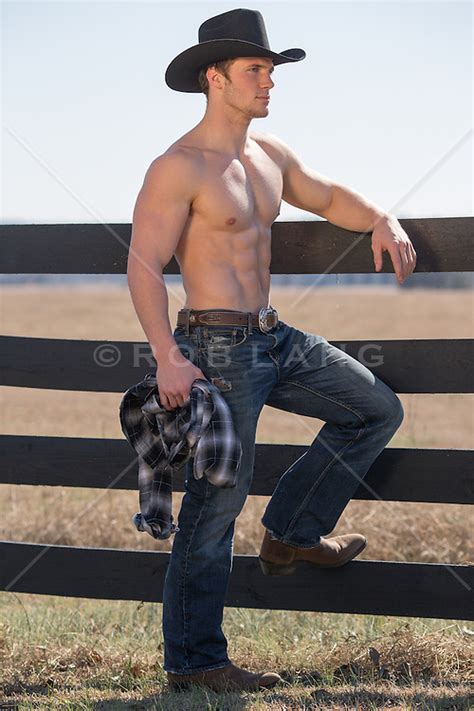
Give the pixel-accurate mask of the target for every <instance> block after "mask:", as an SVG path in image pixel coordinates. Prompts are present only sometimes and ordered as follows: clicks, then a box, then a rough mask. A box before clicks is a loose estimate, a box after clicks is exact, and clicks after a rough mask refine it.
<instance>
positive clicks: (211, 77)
mask: <svg viewBox="0 0 474 711" xmlns="http://www.w3.org/2000/svg"><path fill="white" fill-rule="evenodd" d="M206 77H207V81H208V84H209V86H211V85H212V86H213V87H215V88H216V89H222V81H223V78H224V77H223V76H222V74H219V72H218V71H217V69H216V67H215V65H213V66H211V67H208V68H207V72H206Z"/></svg>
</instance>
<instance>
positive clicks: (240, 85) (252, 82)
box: [222, 57, 274, 118]
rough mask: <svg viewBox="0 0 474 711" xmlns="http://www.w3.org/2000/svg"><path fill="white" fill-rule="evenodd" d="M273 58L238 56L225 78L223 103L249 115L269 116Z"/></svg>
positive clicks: (253, 116)
mask: <svg viewBox="0 0 474 711" xmlns="http://www.w3.org/2000/svg"><path fill="white" fill-rule="evenodd" d="M273 69H274V68H273V60H271V59H269V58H267V57H239V58H238V59H236V60H235V61H234V62H233V63H232V64H231V66H230V67H229V69H228V71H227V73H228V75H229V79H226V78H225V77H224V78H223V79H224V87H223V90H222V98H223V102H224V104H227V105H228V106H231V107H233V108H235V109H237V110H239V111H242V112H243V113H244V114H245V115H246V116H248V117H249V118H264V117H265V116H268V102H269V97H270V89H272V88H273V86H274V83H273V81H272V78H271V74H272V72H273Z"/></svg>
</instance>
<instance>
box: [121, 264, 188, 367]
mask: <svg viewBox="0 0 474 711" xmlns="http://www.w3.org/2000/svg"><path fill="white" fill-rule="evenodd" d="M150 272H151V273H150ZM127 279H128V286H129V289H130V294H131V297H132V301H133V305H134V307H135V311H136V312H137V316H138V319H139V321H140V323H141V325H142V328H143V330H144V331H145V334H146V337H147V338H148V342H149V344H150V348H151V350H152V353H153V356H154V357H155V360H156V362H157V363H159V361H160V360H163V359H165V358H167V357H168V355H169V352H170V350H171V349H172V348H173V347H174V346H176V341H175V340H174V338H173V334H172V331H171V325H170V321H169V317H168V292H167V291H166V286H165V283H164V279H163V275H162V274H161V271H158V270H156V269H155V270H149V269H147V268H146V267H144V266H143V265H141V264H139V263H137V262H135V263H134V264H133V266H129V268H128V271H127Z"/></svg>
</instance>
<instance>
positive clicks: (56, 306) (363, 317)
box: [0, 286, 474, 709]
mask: <svg viewBox="0 0 474 711" xmlns="http://www.w3.org/2000/svg"><path fill="white" fill-rule="evenodd" d="M183 297H184V294H183V291H182V289H181V288H175V287H174V286H173V287H171V288H170V316H171V319H172V322H173V321H174V318H175V314H176V311H177V310H178V309H179V308H180V307H181V305H182V303H183V301H184V299H183ZM271 303H272V304H273V306H275V307H276V308H277V309H278V311H279V314H280V317H281V318H282V319H283V320H284V321H286V322H287V323H291V324H292V325H294V326H296V327H298V328H303V329H305V330H307V331H310V332H313V333H320V334H322V335H324V336H325V337H326V338H327V339H328V340H341V341H342V340H343V339H347V340H349V339H367V340H369V339H372V338H373V339H390V338H472V336H473V331H474V328H473V326H474V310H473V301H472V296H471V295H470V294H469V293H468V292H466V291H458V290H452V291H451V290H441V291H436V290H428V289H427V290H407V289H405V290H404V289H403V288H398V287H396V286H394V287H393V288H380V289H378V288H365V289H363V288H355V287H351V288H345V289H344V288H339V287H331V288H324V289H320V290H319V289H318V288H315V289H313V290H311V291H310V292H309V293H307V294H305V293H304V292H303V291H302V290H300V289H283V288H280V289H274V290H273V292H272V298H271ZM1 318H2V331H3V333H4V334H7V335H22V336H37V337H49V338H64V337H66V338H91V339H98V340H100V339H104V340H110V339H113V340H131V341H133V340H136V341H145V340H146V339H145V336H144V334H143V331H142V329H141V327H140V324H139V323H138V320H137V318H136V315H135V312H134V310H133V306H132V303H131V300H130V296H129V293H128V290H127V289H126V288H119V287H102V286H97V287H89V286H88V287H84V286H83V287H79V286H78V287H68V288H65V287H59V286H58V287H44V286H10V287H3V288H2V291H1ZM426 367H429V363H427V364H426ZM131 384H132V383H126V384H124V389H126V387H129V386H130V385H131ZM1 396H2V405H3V407H2V408H1V412H2V423H1V429H2V432H3V433H11V434H40V435H52V436H54V435H58V436H61V435H63V436H78V437H105V438H109V437H112V438H123V435H122V432H121V429H120V425H119V421H118V406H119V402H120V399H121V397H122V394H120V393H118V394H114V393H112V394H111V393H68V392H63V391H40V390H33V389H24V388H8V387H3V388H1ZM400 399H401V400H402V403H403V406H404V410H405V419H404V421H403V423H402V425H401V427H400V429H399V430H398V432H397V433H396V435H395V436H394V438H393V440H392V441H391V442H390V444H389V446H393V447H415V448H416V447H433V448H460V449H462V448H472V446H473V419H474V418H473V415H474V407H473V406H474V398H473V396H471V395H403V394H402V395H400ZM322 424H323V423H322V422H321V421H319V420H315V419H310V418H305V417H300V416H297V415H294V414H291V413H285V412H282V411H278V410H274V409H272V408H268V407H266V408H264V410H263V412H262V415H261V418H260V421H259V427H258V431H257V441H258V442H278V441H280V442H281V441H286V442H291V443H301V444H309V443H310V442H311V441H312V439H313V438H314V436H315V435H316V433H317V432H318V430H319V429H320V427H321V426H322ZM454 474H455V473H453V475H454ZM0 493H1V498H0V537H1V538H2V539H7V540H18V541H38V542H44V543H59V544H66V545H77V546H102V547H121V548H135V549H152V550H166V551H169V550H170V548H171V541H170V540H168V541H161V542H159V541H153V540H152V539H151V538H150V537H149V536H147V535H146V534H139V533H137V532H136V530H135V529H134V528H133V526H132V524H131V521H130V519H131V516H132V515H133V514H134V513H135V511H136V510H137V504H138V495H137V493H136V492H120V491H107V490H106V491H101V490H90V489H62V488H56V487H29V486H6V485H2V486H0ZM181 496H182V495H181V494H179V493H175V494H174V497H173V513H174V515H175V516H177V513H178V510H179V506H180V500H181ZM267 501H268V499H267V497H250V498H249V499H248V501H247V503H246V505H245V507H244V509H243V511H242V513H241V515H240V516H239V518H238V520H237V523H236V535H235V547H234V551H235V553H236V554H239V553H245V554H255V553H257V552H258V549H259V546H260V541H261V538H262V535H263V528H262V525H261V523H260V517H261V515H262V513H263V510H264V508H265V506H266V503H267ZM53 513H54V519H53V517H52V514H53ZM471 514H472V511H470V509H469V507H464V506H461V505H449V506H442V505H432V504H429V505H428V504H405V503H404V504H399V503H396V502H378V501H377V502H363V501H352V502H350V504H349V505H348V507H347V508H346V510H345V512H344V514H343V516H342V517H341V519H340V520H339V522H338V524H337V527H336V529H335V533H342V532H346V531H361V532H363V533H364V534H366V535H367V538H368V540H369V545H368V547H367V549H366V550H365V551H364V553H363V554H362V555H361V558H366V559H383V560H403V561H424V562H437V561H440V562H441V561H442V562H450V563H468V562H472V558H473V555H472V537H471V529H472V518H471ZM56 521H62V522H64V525H61V526H60V527H59V528H58V526H57V525H56ZM66 521H68V522H69V523H66ZM453 584H456V582H455V581H454V579H453ZM160 612H161V605H142V604H138V603H128V602H108V601H87V600H78V599H69V600H66V599H60V598H54V597H51V598H50V597H42V596H35V595H26V594H23V595H16V594H9V593H2V594H1V595H0V615H1V616H0V666H1V665H2V662H3V666H4V675H3V679H2V681H3V689H4V694H5V696H4V699H3V703H4V704H6V703H7V702H8V703H12V704H15V703H16V704H17V706H16V708H21V709H27V708H71V709H72V708H74V709H79V708H80V709H82V708H83V709H89V708H91V709H92V708H94V709H98V708H101V709H102V708H103V709H121V708H136V709H139V708H140V709H141V708H150V709H151V708H156V709H158V708H166V709H168V708H169V709H178V708H179V709H183V708H186V709H191V708H196V709H203V708H206V709H207V708H209V709H211V708H213V709H214V708H215V709H217V708H219V709H221V708H222V709H223V708H225V709H231V708H232V709H233V708H235V709H241V708H249V709H250V708H251V709H261V708H271V709H283V708H285V709H300V708H331V709H343V708H344V709H346V708H347V709H355V708H357V709H359V708H360V709H365V708H381V707H388V706H390V708H413V709H414V708H416V709H418V708H440V709H441V708H446V709H447V708H451V709H461V708H462V709H464V708H466V709H467V708H469V702H468V700H467V699H468V682H469V680H470V679H471V680H472V678H471V677H470V669H471V670H472V667H469V659H470V655H472V649H473V644H472V640H473V635H474V632H473V630H472V626H470V625H468V624H465V623H457V622H456V621H434V620H424V621H423V620H416V619H406V620H405V619H403V620H402V619H395V618H393V619H390V618H377V617H373V616H362V615H360V616H357V615H355V616H349V615H330V614H324V615H322V614H315V613H288V612H285V613H279V612H266V611H252V610H233V609H226V615H225V625H226V627H225V630H226V634H227V636H228V637H229V640H230V644H231V652H232V657H233V659H234V661H236V663H239V662H240V663H241V664H242V665H244V666H247V668H252V669H259V668H263V666H265V667H266V668H272V669H275V670H276V671H279V672H280V673H282V674H283V675H284V676H285V678H286V679H287V680H288V687H285V689H284V690H283V691H279V692H272V693H270V692H265V693H262V694H254V695H248V696H245V695H239V694H231V695H226V697H225V700H223V698H222V695H217V694H214V695H210V694H207V695H206V694H204V695H203V694H200V693H198V692H196V694H189V695H185V696H184V697H182V699H181V700H180V701H177V700H176V699H175V696H176V695H173V694H167V693H166V691H165V692H163V683H164V674H163V672H162V670H161V668H160V662H161V661H162V637H161V629H160ZM370 648H374V649H375V650H376V651H377V654H380V663H379V664H378V663H376V662H375V660H376V659H377V654H376V653H374V652H370V651H369V649H370ZM471 662H472V657H471ZM262 665H263V666H262ZM384 670H385V671H384ZM30 703H31V704H32V705H31V706H30ZM43 703H44V706H42V705H41V704H43ZM69 704H71V705H69ZM128 704H130V705H128ZM0 708H4V706H2V700H1V695H0Z"/></svg>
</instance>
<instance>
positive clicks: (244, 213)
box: [191, 156, 283, 231]
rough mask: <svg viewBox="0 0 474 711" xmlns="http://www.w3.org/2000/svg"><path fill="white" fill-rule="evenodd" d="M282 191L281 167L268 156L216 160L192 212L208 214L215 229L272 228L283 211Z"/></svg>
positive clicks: (205, 176)
mask: <svg viewBox="0 0 474 711" xmlns="http://www.w3.org/2000/svg"><path fill="white" fill-rule="evenodd" d="M282 192H283V176H282V173H281V169H280V167H279V166H278V165H276V164H275V163H274V162H273V161H272V160H270V159H269V158H268V157H266V156H265V157H263V158H262V157H260V158H259V159H258V160H245V161H240V160H238V159H234V160H232V161H228V162H226V163H224V164H223V163H222V162H221V163H219V164H217V163H216V164H214V165H211V166H209V167H208V169H207V170H206V172H205V175H204V176H203V182H202V185H201V188H200V191H199V195H198V196H197V198H196V199H195V201H194V202H193V208H192V213H193V212H194V213H195V214H196V215H201V216H205V219H206V221H208V222H209V225H210V226H211V227H212V228H213V229H224V230H229V229H230V230H235V231H241V230H245V229H249V228H251V227H253V226H257V225H258V224H262V225H265V226H268V227H270V226H271V224H272V223H273V222H274V221H275V219H276V217H277V216H278V214H279V212H280V204H281V197H282ZM192 213H191V214H192Z"/></svg>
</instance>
